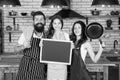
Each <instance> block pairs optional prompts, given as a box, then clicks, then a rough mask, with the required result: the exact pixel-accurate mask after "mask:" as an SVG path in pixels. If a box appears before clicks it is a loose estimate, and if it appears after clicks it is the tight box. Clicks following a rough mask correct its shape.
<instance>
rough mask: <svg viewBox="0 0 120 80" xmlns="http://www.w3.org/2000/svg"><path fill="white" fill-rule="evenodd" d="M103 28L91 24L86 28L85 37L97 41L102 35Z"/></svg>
mask: <svg viewBox="0 0 120 80" xmlns="http://www.w3.org/2000/svg"><path fill="white" fill-rule="evenodd" d="M103 31H104V29H103V26H102V25H101V24H100V23H97V22H92V23H90V24H89V25H88V26H87V27H86V35H87V36H88V37H89V38H90V39H98V38H100V37H101V36H102V34H103Z"/></svg>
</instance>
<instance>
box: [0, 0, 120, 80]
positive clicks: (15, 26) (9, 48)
mask: <svg viewBox="0 0 120 80" xmlns="http://www.w3.org/2000/svg"><path fill="white" fill-rule="evenodd" d="M2 1H3V2H2ZM9 1H10V2H9ZM12 1H13V0H8V1H7V0H1V1H0V6H1V7H0V80H15V75H16V73H17V69H18V66H19V65H18V64H19V62H20V59H21V57H22V53H18V52H15V49H14V47H15V46H16V45H17V41H18V38H19V36H20V35H21V33H22V32H23V31H25V30H29V29H30V27H31V26H32V25H33V24H32V16H31V14H32V12H34V11H39V10H40V11H42V12H43V13H44V14H45V15H46V18H47V19H46V26H45V30H46V31H47V29H48V26H49V23H50V17H52V16H54V15H55V14H56V13H57V14H58V13H59V14H60V16H62V17H63V20H64V28H63V30H64V31H66V32H67V33H68V34H70V33H71V27H72V25H73V23H74V22H75V21H77V20H82V21H84V22H85V23H86V25H89V24H90V23H92V22H97V23H100V24H101V25H102V26H103V28H104V32H103V35H102V36H101V38H102V41H103V42H105V45H106V46H105V49H104V52H103V54H102V57H101V59H100V61H99V62H98V63H96V64H93V63H92V61H91V60H90V59H89V56H88V57H87V59H86V64H87V68H88V70H89V71H90V75H91V77H92V80H113V79H114V80H120V5H119V3H120V0H118V1H117V0H113V4H112V2H111V1H112V0H100V2H101V1H106V2H108V3H109V2H111V3H110V4H108V5H101V4H100V5H98V4H97V3H96V4H97V5H94V4H93V1H94V0H63V1H66V2H67V4H68V6H62V7H61V6H44V5H43V6H42V5H41V4H42V2H43V1H47V0H19V2H20V4H21V5H19V3H18V5H17V6H15V5H14V6H11V5H2V4H4V2H5V3H6V2H8V3H11V2H12ZM14 1H15V2H16V1H18V0H14ZM14 1H13V2H14ZM48 1H49V0H48ZM56 1H59V0H56ZM60 1H62V0H60ZM96 1H98V2H99V0H96ZM115 1H116V2H118V3H114V2H115ZM51 2H52V0H51ZM53 2H55V1H53ZM62 3H63V2H62ZM103 3H105V2H103ZM106 4H107V3H106ZM61 11H63V12H61ZM68 14H69V16H68ZM91 43H92V44H93V49H94V51H97V50H98V42H97V40H95V39H94V40H92V42H91Z"/></svg>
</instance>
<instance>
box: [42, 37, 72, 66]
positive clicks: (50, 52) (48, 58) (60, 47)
mask: <svg viewBox="0 0 120 80" xmlns="http://www.w3.org/2000/svg"><path fill="white" fill-rule="evenodd" d="M41 43H42V47H41V51H40V62H41V63H55V64H65V65H70V64H71V56H72V48H71V44H72V41H65V40H54V39H44V38H43V39H41ZM65 53H66V54H65Z"/></svg>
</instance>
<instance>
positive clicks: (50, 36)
mask: <svg viewBox="0 0 120 80" xmlns="http://www.w3.org/2000/svg"><path fill="white" fill-rule="evenodd" d="M55 19H59V20H60V21H61V24H62V27H61V29H62V28H63V20H62V18H61V17H60V16H59V15H56V16H54V17H53V18H52V20H51V22H50V25H49V28H48V32H47V38H52V37H53V35H54V32H55V29H54V28H53V21H54V20H55Z"/></svg>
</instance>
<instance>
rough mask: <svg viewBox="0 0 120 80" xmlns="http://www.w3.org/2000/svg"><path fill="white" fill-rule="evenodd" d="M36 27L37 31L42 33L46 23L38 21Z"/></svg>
mask: <svg viewBox="0 0 120 80" xmlns="http://www.w3.org/2000/svg"><path fill="white" fill-rule="evenodd" d="M34 29H35V31H37V32H40V33H41V32H43V31H44V24H42V23H37V24H35V25H34Z"/></svg>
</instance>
